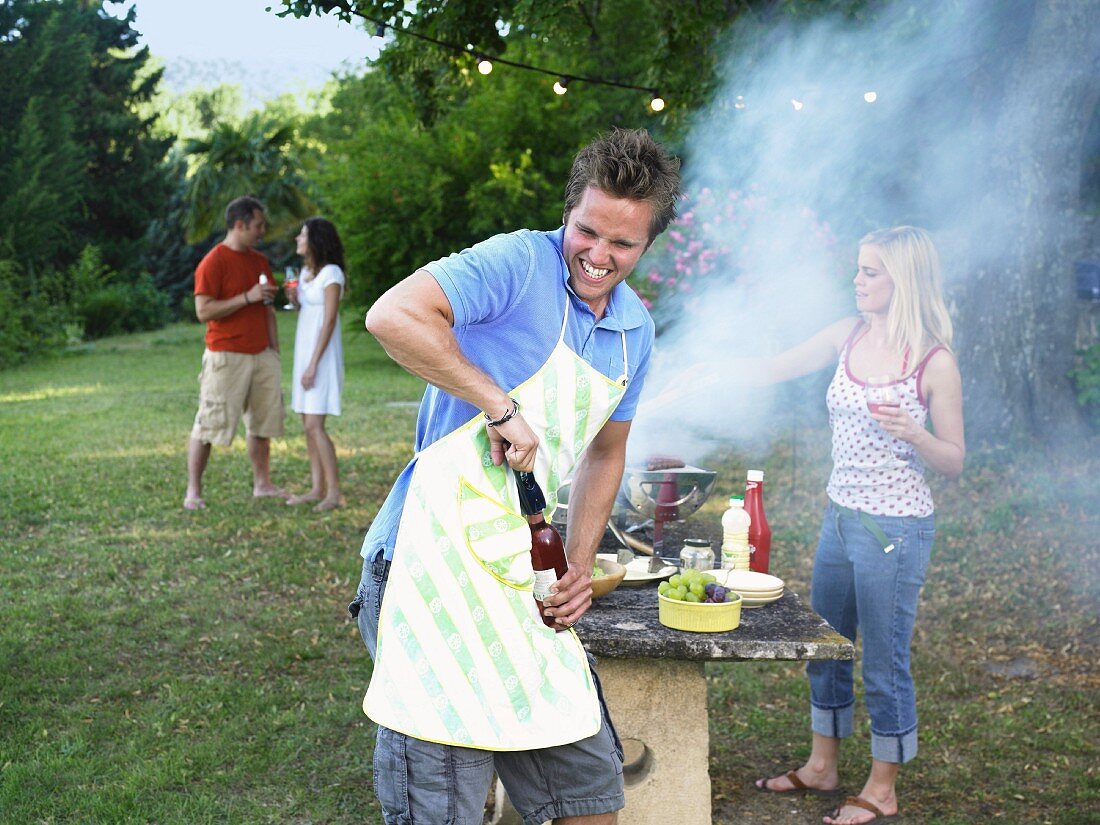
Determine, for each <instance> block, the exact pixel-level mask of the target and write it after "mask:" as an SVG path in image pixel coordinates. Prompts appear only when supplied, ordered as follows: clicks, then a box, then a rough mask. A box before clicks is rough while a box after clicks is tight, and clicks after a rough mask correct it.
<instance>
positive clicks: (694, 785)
mask: <svg viewBox="0 0 1100 825" xmlns="http://www.w3.org/2000/svg"><path fill="white" fill-rule="evenodd" d="M670 526H671V525H670ZM677 526H679V525H677ZM677 532H679V531H677ZM696 533H698V528H696ZM711 538H712V539H714V537H713V536H711ZM617 546H618V545H617V544H616V543H615V542H614V539H612V538H610V534H609V535H608V536H607V537H605V539H604V545H603V546H602V547H601V552H603V551H607V552H615V550H616V549H617ZM657 584H658V583H657V582H655V581H654V582H650V583H646V584H644V585H641V586H630V585H626V584H622V585H620V586H619V587H618V588H616V589H615V590H613V591H612V592H611V593H609V594H607V595H606V596H603V597H602V598H599V599H596V600H595V601H594V602H593V604H592V607H591V608H589V610H588V612H587V613H586V614H585V615H584V618H583V619H582V620H581V622H580V624H578V625H577V633H578V635H579V636H580V639H581V641H582V642H583V643H584V646H585V648H587V649H588V651H589V652H591V653H592V654H593V655H594V656H596V658H597V659H598V660H599V665H598V668H597V672H598V674H599V677H600V681H601V683H602V685H603V690H604V696H605V698H606V700H607V704H608V707H609V708H610V709H611V715H612V718H613V720H614V722H615V728H616V730H617V731H618V734H619V737H620V738H621V739H622V740H623V744H624V746H625V749H626V759H625V762H626V764H625V765H624V770H623V775H624V781H625V785H626V808H625V809H624V810H622V811H620V812H619V823H620V825H668V823H669V818H668V807H667V806H668V800H669V799H673V798H676V799H681V800H685V799H690V800H693V804H692V805H690V806H688V805H681V806H680V807H679V808H678V810H677V816H676V821H677V825H710V822H711V790H710V775H709V773H708V761H709V751H710V742H709V737H710V734H709V728H708V724H707V723H708V717H707V684H706V679H705V677H704V665H705V664H706V662H709V661H747V660H777V661H778V660H784V661H792V660H795V661H801V660H807V659H852V658H853V657H854V655H855V654H854V650H853V647H852V643H851V642H849V641H848V640H847V639H846V638H844V637H843V636H841V635H840V634H839V633H837V632H836V631H835V630H834V629H833V628H832V627H831V626H830V625H829V624H828V623H827V622H826V621H825V620H824V619H822V618H821V617H820V616H819V615H818V614H817V613H815V612H814V611H813V610H812V609H811V608H810V606H809V605H808V604H806V603H805V602H804V601H803V600H802V598H801V597H800V596H799V595H798V594H797V593H794V592H793V591H791V590H790V589H788V590H787V591H786V592H785V593H784V594H783V596H782V597H781V598H780V599H779V600H778V601H775V602H772V603H771V604H767V605H763V606H761V607H754V608H742V610H741V623H740V625H739V626H738V627H736V628H735V629H733V630H731V631H729V632H726V633H688V632H685V631H680V630H672V629H670V628H667V627H665V626H664V625H662V624H661V623H660V621H658V618H657ZM502 798H503V788H501V787H500V786H499V785H498V787H497V799H498V800H501V799H502ZM695 800H698V803H697V804H695ZM509 807H510V806H507V805H505V806H503V809H502V807H501V806H499V805H498V815H497V816H496V818H495V821H496V822H498V823H500V825H504V823H507V822H509V821H518V819H510V818H509V817H510V816H512V815H514V811H509V810H508V808H509ZM689 809H690V810H689Z"/></svg>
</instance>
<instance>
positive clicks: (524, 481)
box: [513, 470, 569, 627]
mask: <svg viewBox="0 0 1100 825" xmlns="http://www.w3.org/2000/svg"><path fill="white" fill-rule="evenodd" d="M513 472H514V473H515V475H516V487H517V488H518V490H519V508H520V511H521V512H522V513H523V514H524V515H525V516H527V523H528V525H530V527H531V566H532V567H533V568H534V569H535V584H534V588H533V589H534V594H535V604H537V605H538V607H539V616H541V617H542V623H543V624H545V625H546V626H547V627H553V626H554V622H555V619H554V617H552V616H546V615H544V614H543V612H542V602H543V599H545V598H546V597H547V596H549V595H550V586H551V585H552V584H554V582H556V581H557V580H558V579H560V578H561V577H562V576H564V575H565V573H566V571H567V570H568V569H569V565H568V564H566V561H565V547H564V546H563V545H562V543H561V536H560V535H558V531H557V530H555V529H554V528H553V527H551V526H550V525H549V524H547V523H546V519H545V518H544V517H543V515H542V511H543V510H544V509H545V508H546V496H545V495H543V492H542V488H541V487H539V483H538V482H537V481H535V476H534V475H533V474H532V473H524V472H520V471H519V470H513Z"/></svg>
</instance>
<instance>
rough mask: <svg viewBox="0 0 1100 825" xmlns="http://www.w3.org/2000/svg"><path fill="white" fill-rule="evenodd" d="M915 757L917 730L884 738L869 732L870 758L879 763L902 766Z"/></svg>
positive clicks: (881, 735) (879, 734)
mask: <svg viewBox="0 0 1100 825" xmlns="http://www.w3.org/2000/svg"><path fill="white" fill-rule="evenodd" d="M916 755H917V729H916V728H913V729H912V730H911V731H909V732H908V733H900V734H892V735H889V736H884V735H883V734H881V733H875V732H874V731H871V756H872V758H874V759H877V760H878V761H879V762H893V763H895V764H899V765H900V764H904V763H906V762H908V761H909V760H910V759H912V758H913V757H914V756H916Z"/></svg>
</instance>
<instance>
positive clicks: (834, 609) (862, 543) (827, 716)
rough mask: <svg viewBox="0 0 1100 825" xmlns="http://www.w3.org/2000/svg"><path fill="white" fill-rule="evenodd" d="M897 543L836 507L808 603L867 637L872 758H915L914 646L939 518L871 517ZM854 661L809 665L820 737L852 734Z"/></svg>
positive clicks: (850, 634) (851, 635)
mask: <svg viewBox="0 0 1100 825" xmlns="http://www.w3.org/2000/svg"><path fill="white" fill-rule="evenodd" d="M871 518H872V519H873V520H874V521H875V523H876V524H878V525H879V527H881V528H882V530H883V532H884V533H885V534H886V536H887V537H888V538H889V540H890V541H891V542H893V544H894V549H893V550H891V551H890V552H889V553H887V552H884V550H883V548H882V543H881V542H879V541H878V540H877V539H876V538H875V537H874V536H873V535H872V534H871V532H870V531H869V530H868V529H867V528H866V527H865V526H864V525H863V524H862V523H860V521H859V520H858V519H856V518H853V517H852V516H850V515H845V514H843V513H842V512H841V511H840V510H839V509H838V508H837V507H836V505H834V504H833V503H832V502H830V503H829V506H828V508H827V509H826V510H825V519H824V521H823V523H822V525H821V535H820V537H819V539H818V545H817V555H816V557H815V558H814V575H813V583H812V585H811V588H810V602H811V604H812V605H813V608H814V610H816V611H817V612H818V613H820V614H821V616H822V617H823V618H824V619H825V620H826V621H827V622H828V623H829V624H831V625H832V626H833V627H834V628H836V630H837V631H838V632H839V633H840V634H842V635H843V636H845V637H847V638H848V639H850V640H851V641H852V642H855V640H856V633H857V630H858V631H859V632H860V633H861V634H862V637H863V687H864V694H865V699H866V702H867V712H868V714H869V715H870V717H871V756H872V757H874V758H875V759H878V760H880V761H882V762H895V763H902V762H908V761H909V760H910V759H912V758H913V757H914V756H916V755H917V697H916V692H915V690H914V688H913V677H912V675H911V674H910V672H909V646H910V642H911V641H912V638H913V625H914V624H915V622H916V617H917V601H918V599H919V597H920V589H921V586H922V585H923V584H924V574H925V571H926V570H927V568H928V559H929V556H930V554H931V551H932V538H933V536H934V535H935V529H936V522H935V516H923V517H913V516H904V517H898V516H871ZM852 670H853V663H852V662H851V661H811V662H810V663H809V664H808V665H807V666H806V672H807V674H808V675H809V677H810V704H811V723H812V725H813V730H814V733H818V734H821V735H823V736H831V737H835V738H844V737H847V736H851V734H852V729H853V723H852V716H853V708H854V705H855V692H854V688H853V684H852Z"/></svg>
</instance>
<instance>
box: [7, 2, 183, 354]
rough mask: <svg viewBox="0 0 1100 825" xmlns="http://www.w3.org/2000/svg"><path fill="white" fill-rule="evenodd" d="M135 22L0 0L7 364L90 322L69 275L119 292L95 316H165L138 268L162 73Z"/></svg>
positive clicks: (58, 5) (153, 202)
mask: <svg viewBox="0 0 1100 825" xmlns="http://www.w3.org/2000/svg"><path fill="white" fill-rule="evenodd" d="M133 20H134V12H133V10H132V9H131V10H130V12H129V14H128V16H127V17H125V18H123V19H119V18H116V17H112V16H111V15H109V14H107V13H106V12H105V11H104V9H103V3H102V1H101V0H0V77H3V80H4V82H3V83H2V84H0V281H2V284H0V289H3V294H4V295H6V296H7V298H6V301H5V303H6V306H7V307H8V309H7V311H5V312H4V313H3V316H4V317H3V320H2V322H0V363H2V364H4V365H8V364H11V363H17V362H19V361H20V360H23V359H24V358H26V357H27V356H28V355H30V354H32V353H36V352H40V351H43V350H48V349H51V348H56V347H59V346H61V345H63V344H65V343H68V342H69V341H70V340H71V339H73V338H79V335H80V333H81V331H82V330H85V331H86V330H89V327H88V325H87V324H86V317H85V310H86V309H87V307H88V306H90V304H89V303H88V301H90V300H91V297H90V296H89V295H87V294H84V293H81V297H80V298H79V300H78V297H77V295H76V292H74V290H73V289H72V286H73V283H72V280H71V277H72V275H73V273H76V274H77V275H79V274H80V273H85V274H88V273H92V272H93V270H94V274H95V275H96V277H102V279H103V281H104V283H103V284H101V286H100V288H99V291H103V290H105V289H108V288H109V289H111V290H114V291H115V292H116V293H117V294H118V295H120V296H123V297H124V299H125V301H124V303H125V304H126V306H125V307H124V308H123V310H120V309H119V307H118V306H115V307H114V308H112V309H109V310H105V311H104V312H103V313H102V314H103V315H104V317H107V318H109V319H110V323H111V324H117V325H118V326H119V328H120V329H136V328H140V327H141V326H142V325H148V324H149V323H150V318H153V317H155V318H160V319H161V322H163V317H164V315H163V311H162V309H163V299H162V298H161V296H159V295H158V294H156V293H155V291H152V288H151V283H152V282H151V280H150V279H149V278H148V277H147V276H145V277H143V276H140V275H139V268H138V267H139V263H140V257H141V253H142V250H143V249H144V247H145V235H146V230H147V227H148V225H149V223H150V221H151V220H152V219H153V218H155V217H156V216H157V215H158V214H159V212H160V210H161V208H162V205H163V203H164V200H165V194H166V192H167V189H166V177H165V175H164V168H163V166H162V163H163V159H164V156H165V152H166V151H167V148H168V145H169V144H170V142H171V141H170V140H168V139H165V138H158V137H155V136H153V134H152V125H153V118H152V117H151V116H145V115H142V114H139V112H138V110H139V109H140V108H141V106H142V105H143V104H144V103H146V102H147V101H148V100H150V98H151V96H152V95H153V92H154V89H155V87H156V85H157V83H158V82H159V79H160V73H159V71H152V70H150V68H149V64H148V60H149V55H148V51H147V50H146V49H138V48H137V47H136V37H137V34H136V32H135V31H134V30H133V28H132V23H133ZM89 256H91V257H89ZM93 258H94V261H93V260H92V259H93ZM93 263H94V266H92V264H93ZM70 268H71V271H70ZM77 291H79V290H77Z"/></svg>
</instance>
